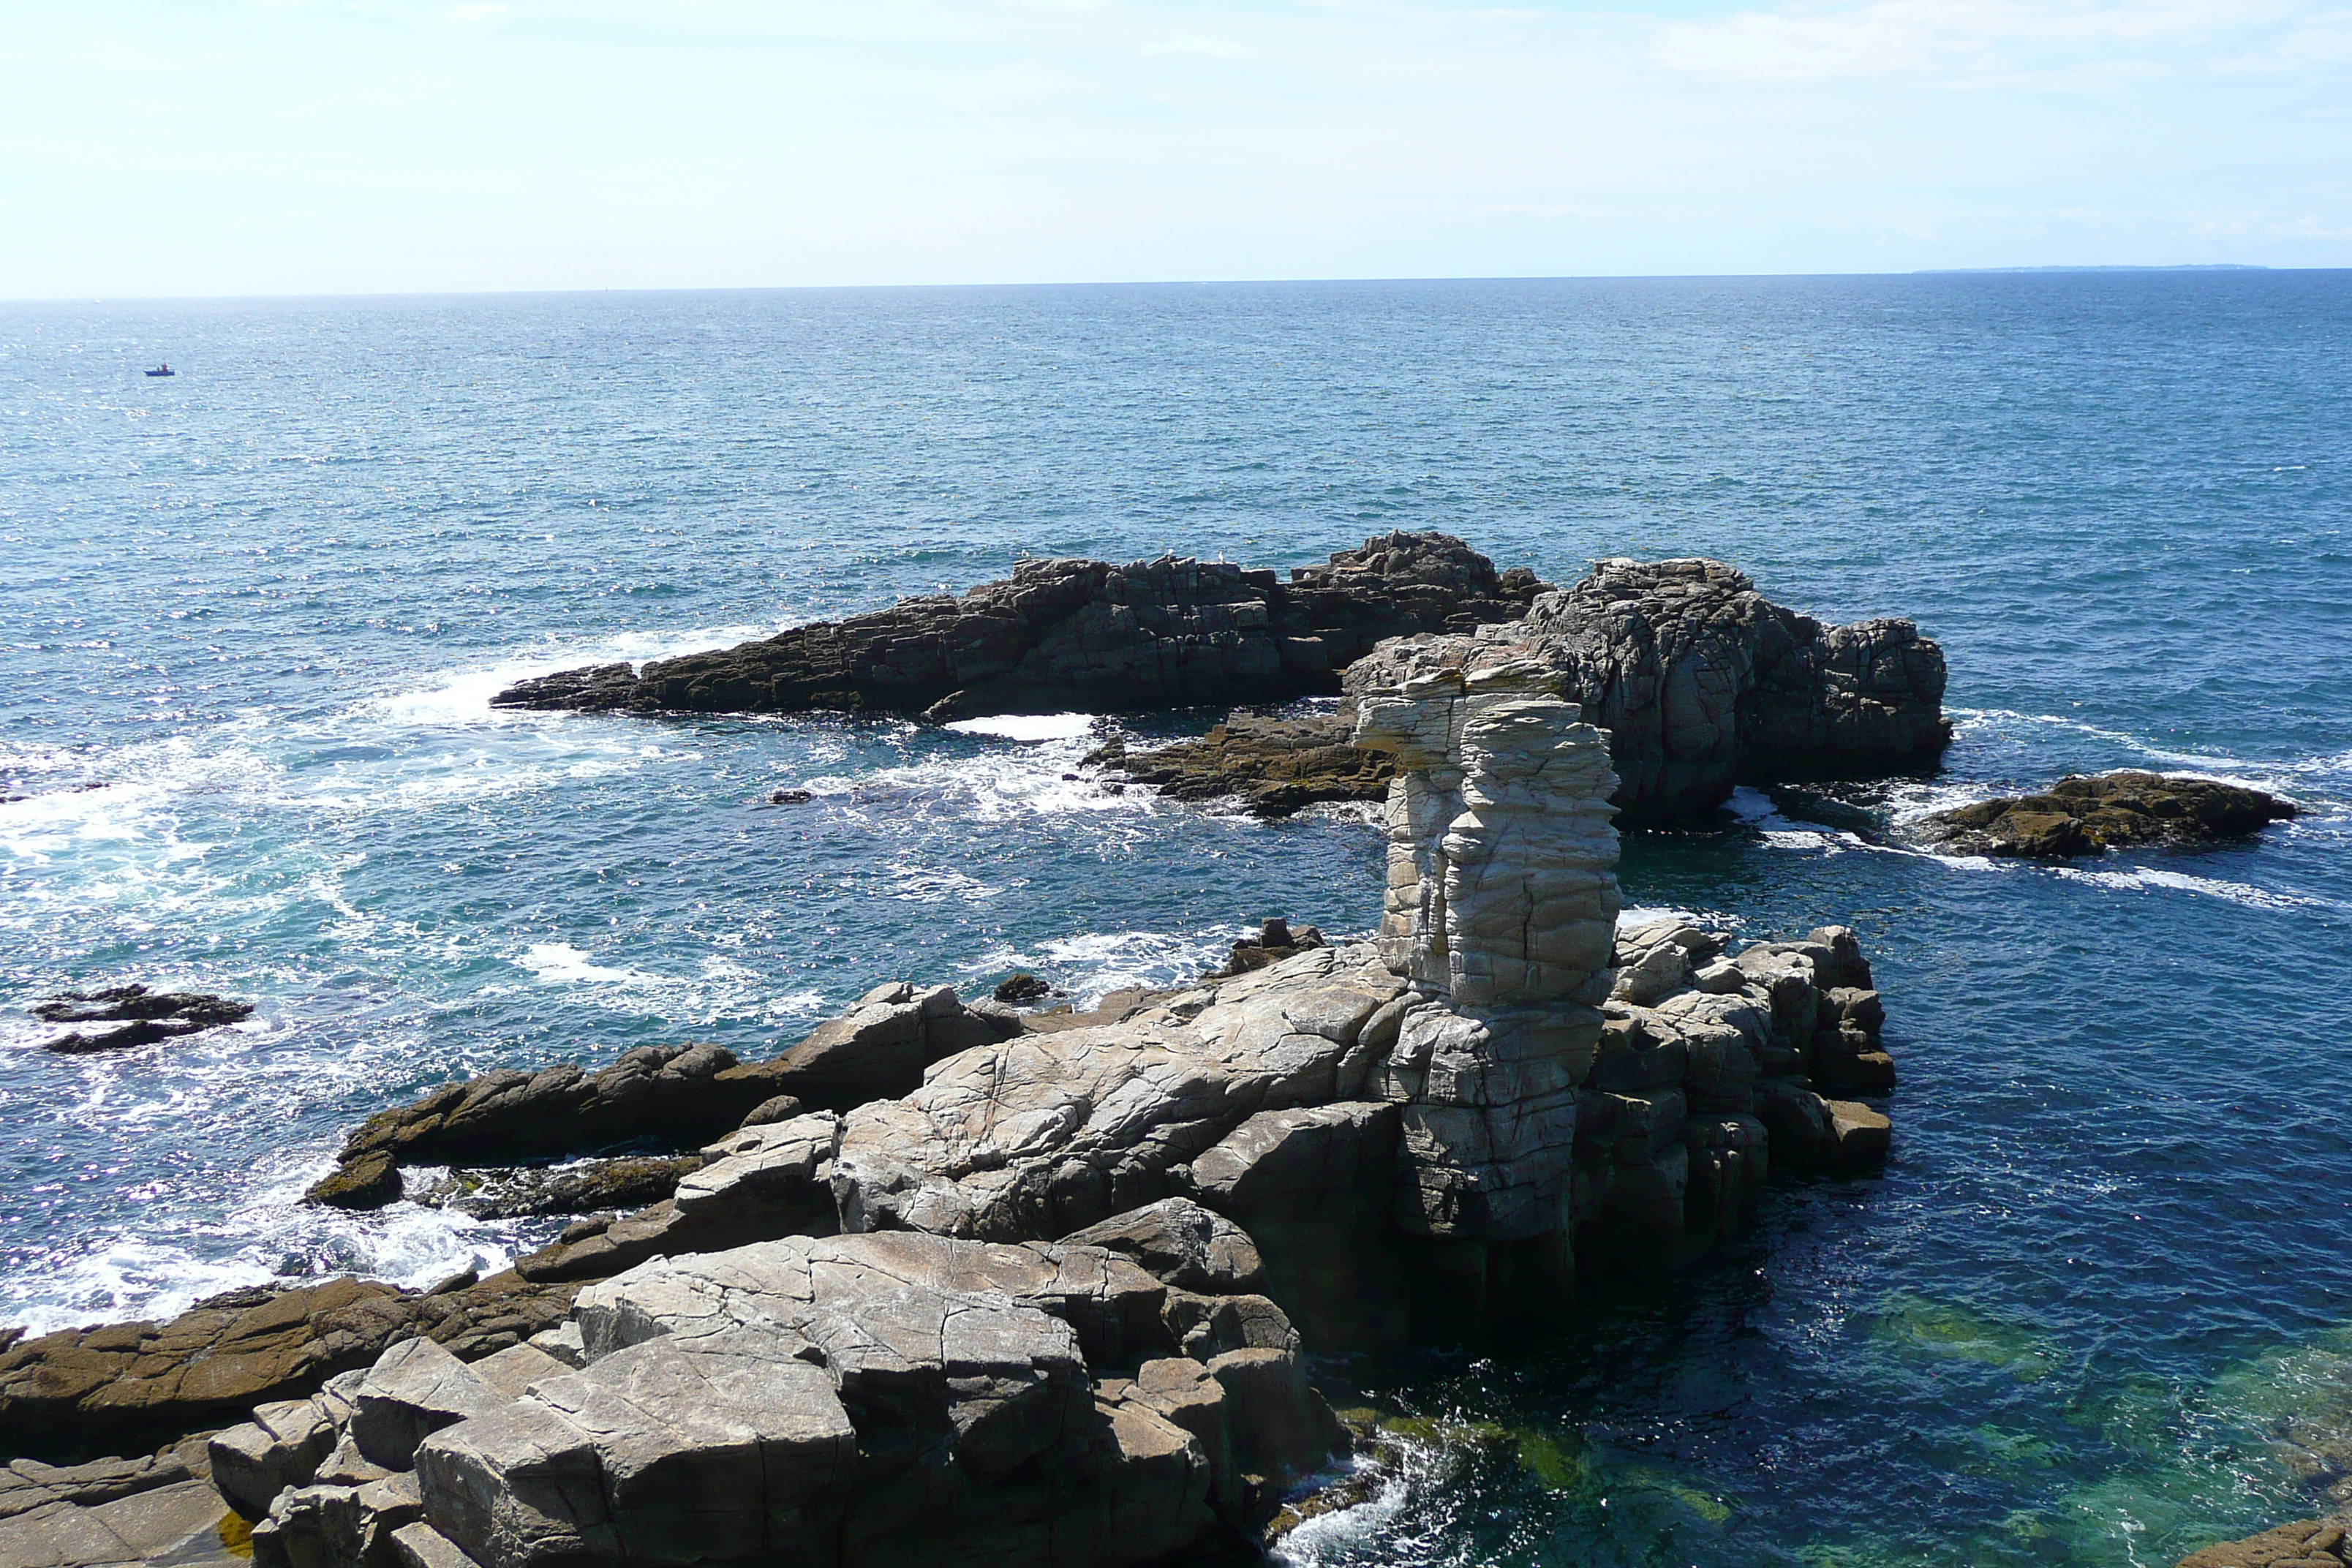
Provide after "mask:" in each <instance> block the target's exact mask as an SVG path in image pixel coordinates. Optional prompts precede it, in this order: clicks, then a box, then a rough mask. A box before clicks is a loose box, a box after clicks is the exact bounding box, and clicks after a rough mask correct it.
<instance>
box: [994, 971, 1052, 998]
mask: <svg viewBox="0 0 2352 1568" xmlns="http://www.w3.org/2000/svg"><path fill="white" fill-rule="evenodd" d="M1052 994H1054V988H1053V987H1052V986H1050V985H1048V984H1045V982H1044V981H1042V980H1040V979H1038V978H1037V977H1036V976H1035V975H1034V974H1032V973H1029V972H1028V971H1026V970H1023V971H1022V972H1021V973H1017V974H1009V975H1007V976H1005V977H1004V978H1003V979H1002V980H1000V981H998V982H997V983H996V991H995V996H996V999H997V1000H998V1001H999V1002H1004V1003H1009V1004H1019V1003H1023V1002H1035V1001H1038V1000H1040V999H1042V998H1044V997H1046V996H1050V995H1052Z"/></svg>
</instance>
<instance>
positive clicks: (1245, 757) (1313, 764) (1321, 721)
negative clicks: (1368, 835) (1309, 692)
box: [1087, 709, 1396, 817]
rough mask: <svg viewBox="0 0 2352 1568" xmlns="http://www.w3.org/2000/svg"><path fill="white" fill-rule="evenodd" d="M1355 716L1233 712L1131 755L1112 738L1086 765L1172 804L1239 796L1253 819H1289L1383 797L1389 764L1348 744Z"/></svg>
mask: <svg viewBox="0 0 2352 1568" xmlns="http://www.w3.org/2000/svg"><path fill="white" fill-rule="evenodd" d="M1354 731H1355V717H1354V715H1353V714H1352V713H1349V712H1346V711H1340V710H1334V711H1331V712H1328V713H1312V714H1307V715H1303V716H1291V717H1282V716H1278V715H1270V714H1262V713H1255V712H1252V711H1250V710H1246V709H1236V710H1234V712H1232V713H1230V714H1228V715H1226V717H1225V721H1224V722H1223V723H1222V724H1219V725H1218V726H1216V728H1214V729H1213V730H1211V731H1209V732H1208V733H1207V734H1206V735H1203V736H1202V738H1201V739H1199V740H1197V741H1181V742H1177V743H1176V744H1174V745H1172V746H1162V747H1160V748H1159V749H1158V750H1156V751H1150V752H1129V751H1128V750H1127V748H1126V745H1125V743H1124V742H1118V741H1113V742H1110V743H1109V744H1108V745H1107V746H1104V747H1102V748H1101V749H1100V750H1098V751H1097V752H1093V753H1091V754H1090V755H1089V756H1088V757H1087V762H1089V763H1097V764H1100V765H1101V766H1104V767H1107V768H1111V769H1114V770H1116V771H1117V772H1118V773H1125V774H1126V775H1127V776H1128V777H1129V778H1130V779H1133V780H1135V781H1136V782H1137V783H1139V784H1150V785H1152V786H1154V787H1155V788H1157V789H1158V790H1159V791H1160V793H1161V794H1162V795H1167V796H1169V797H1170V798H1171V799H1173V800H1187V801H1206V800H1221V799H1223V798H1225V797H1227V796H1234V797H1237V798H1239V799H1240V801H1241V802H1242V805H1243V807H1244V809H1245V810H1246V811H1248V812H1249V814H1250V815H1251V816H1264V817H1276V816H1289V815H1290V814H1291V813H1293V812H1295V811H1297V810H1298V809H1299V808H1300V807H1302V806H1307V805H1315V804H1317V803H1318V802H1323V801H1376V800H1381V799H1384V798H1386V797H1387V795H1388V789H1389V781H1390V780H1391V779H1392V778H1394V777H1395V776H1396V763H1395V761H1394V759H1392V758H1391V757H1390V756H1389V755H1388V754H1387V753H1385V752H1368V751H1364V750H1362V749H1360V748H1359V747H1357V746H1355V745H1353V744H1351V743H1350V742H1349V737H1350V736H1351V735H1352V734H1353V733H1354Z"/></svg>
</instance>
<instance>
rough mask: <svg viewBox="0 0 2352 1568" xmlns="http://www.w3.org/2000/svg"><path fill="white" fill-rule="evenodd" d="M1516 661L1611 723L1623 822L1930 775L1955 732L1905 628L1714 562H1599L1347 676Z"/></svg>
mask: <svg viewBox="0 0 2352 1568" xmlns="http://www.w3.org/2000/svg"><path fill="white" fill-rule="evenodd" d="M1522 660H1533V661H1535V662H1536V663H1538V664H1539V665H1540V666H1542V667H1543V668H1545V669H1546V670H1547V671H1548V672H1549V681H1550V689H1552V690H1553V691H1554V692H1556V693H1557V694H1559V695H1561V696H1563V697H1565V698H1567V699H1568V700H1570V701H1571V702H1573V703H1575V704H1577V705H1578V707H1579V709H1580V714H1581V717H1582V718H1583V719H1584V720H1585V721H1587V722H1590V723H1593V724H1597V725H1600V726H1601V727H1602V728H1603V729H1605V730H1607V731H1609V735H1610V761H1611V765H1612V767H1613V768H1614V770H1615V771H1616V773H1617V775H1618V779H1619V781H1620V782H1619V785H1618V788H1617V793H1616V796H1615V799H1616V803H1617V805H1619V806H1620V807H1621V808H1622V814H1623V815H1622V817H1621V821H1622V822H1623V823H1625V824H1627V825H1629V826H1631V825H1646V824H1650V823H1656V822H1665V821H1672V820H1675V819H1677V818H1680V817H1685V816H1689V815H1691V814H1692V813H1694V812H1700V811H1705V810H1707V809H1710V808H1712V807H1714V806H1715V805H1718V804H1720V803H1721V802H1722V801H1723V800H1724V799H1725V798H1726V797H1727V795H1729V794H1730V793H1731V790H1732V787H1733V785H1734V784H1739V783H1753V782H1758V781H1764V780H1780V779H1801V778H1816V777H1823V776H1831V777H1835V776H1849V775H1852V776H1872V775H1876V774H1883V773H1898V772H1904V771H1907V770H1910V769H1915V768H1919V767H1924V766H1928V765H1932V764H1933V763H1934V762H1935V760H1936V759H1937V757H1938V756H1939V755H1941V753H1942V752H1943V749H1944V747H1945V746H1946V745H1947V744H1948V742H1949V741H1950V739H1951V727H1950V725H1949V723H1948V721H1946V720H1945V718H1944V716H1943V696H1944V679H1945V672H1944V656H1943V652H1942V650H1941V649H1940V648H1938V647H1937V646H1936V645H1935V644H1934V643H1932V642H1930V641H1928V640H1927V639H1926V638H1924V637H1920V636H1919V634H1918V630H1917V628H1916V626H1913V625H1912V623H1910V622H1909V621H1902V620H1872V621H1861V622H1857V623H1855V624H1854V625H1853V626H1822V624H1821V623H1820V622H1818V621H1816V620H1814V619H1812V618H1811V616H1801V615H1798V614H1796V613H1795V612H1793V611H1790V610H1786V609H1782V608H1781V607H1780V606H1779V605H1774V604H1772V603H1771V602H1769V600H1767V599H1766V598H1765V597H1764V596H1763V595H1760V594H1759V593H1757V592H1756V589H1755V585H1754V584H1752V583H1750V582H1749V580H1748V578H1747V577H1746V576H1745V575H1743V574H1740V573H1738V572H1736V571H1734V570H1733V569H1732V568H1730V567H1728V566H1726V565H1724V564H1723V563H1720V562H1716V561H1701V560H1677V561H1658V562H1638V561H1627V560H1610V561H1602V562H1600V563H1596V564H1595V565H1594V567H1593V569H1592V571H1591V574H1590V575H1588V576H1586V577H1585V578H1584V579H1583V580H1582V581H1580V582H1579V583H1577V584H1575V585H1574V586H1572V587H1570V588H1568V589H1565V590H1560V591H1557V592H1552V593H1548V594H1545V595H1541V596H1540V597H1538V599H1537V600H1536V602H1535V603H1534V605H1532V606H1531V607H1530V609H1529V611H1528V615H1527V616H1526V617H1525V619H1524V620H1522V621H1517V622H1513V623H1509V624H1498V625H1492V626H1484V627H1481V628H1480V629H1479V630H1478V631H1477V632H1475V633H1474V634H1469V635H1460V634H1449V635H1445V636H1439V637H1415V638H1406V639H1402V640H1400V641H1397V642H1394V643H1391V644H1389V645H1386V646H1385V647H1381V648H1380V649H1378V650H1377V651H1376V652H1375V653H1374V654H1373V655H1372V656H1370V657H1369V658H1364V659H1361V660H1359V661H1358V662H1357V663H1356V664H1355V665H1353V666H1352V667H1350V668H1349V670H1348V673H1347V676H1346V682H1345V684H1346V689H1347V690H1348V691H1349V694H1350V695H1351V696H1353V695H1360V694H1361V693H1365V692H1370V691H1375V690H1381V689H1395V688H1396V687H1398V686H1400V685H1402V683H1403V682H1404V681H1405V680H1406V679H1410V678H1411V677H1412V676H1414V675H1418V674H1426V673H1431V672H1434V671H1437V670H1442V669H1454V670H1459V671H1469V670H1475V669H1479V668H1485V667H1486V666H1489V665H1495V664H1504V663H1512V662H1517V661H1522Z"/></svg>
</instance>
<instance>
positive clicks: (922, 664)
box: [492, 533, 1542, 720]
mask: <svg viewBox="0 0 2352 1568" xmlns="http://www.w3.org/2000/svg"><path fill="white" fill-rule="evenodd" d="M1541 586H1542V584H1538V583H1536V582H1535V581H1534V578H1533V575H1532V574H1527V573H1518V574H1497V573H1496V570H1495V567H1494V563H1492V562H1490V561H1488V560H1487V559H1486V557H1485V556H1483V555H1480V554H1479V553H1478V552H1475V551H1474V550H1472V549H1471V548H1470V547H1469V546H1468V545H1466V544H1465V543H1463V542H1462V541H1460V540H1458V539H1454V538H1452V537H1450V536H1449V535H1446V534H1443V533H1391V534H1389V535H1386V536H1384V537H1381V538H1376V539H1370V540H1367V541H1365V542H1364V545H1363V547H1362V548H1361V549H1360V550H1349V551H1342V552H1339V553H1338V554H1335V555H1333V556H1332V557H1331V559H1330V562H1329V563H1328V564H1327V565H1320V566H1308V567H1302V568H1299V569H1297V570H1296V571H1294V572H1293V573H1292V574H1291V581H1290V582H1289V583H1287V584H1285V583H1282V582H1279V581H1277V580H1276V576H1275V574H1274V573H1272V572H1269V571H1250V570H1247V569H1245V568H1243V567H1240V566H1235V565H1233V564H1232V563H1226V562H1207V561H1193V560H1187V559H1179V558H1177V557H1174V556H1162V557H1160V559H1159V560H1157V561H1138V562H1134V563H1129V564H1128V565H1125V566H1114V565H1110V564H1108V563H1105V562H1100V561H1069V560H1055V561H1024V562H1022V563H1019V564H1018V565H1016V566H1015V567H1014V568H1013V575H1012V576H1011V577H1010V578H1007V579H1004V580H1002V581H999V582H994V583H984V584H981V585H980V586H979V587H976V588H972V589H971V590H969V591H967V592H966V593H964V594H962V595H957V596H950V595H939V596H936V597H925V598H916V599H905V600H901V601H900V602H899V603H898V604H897V605H892V606H890V607H889V608H887V609H882V610H876V611H873V612H870V613H868V614H866V615H862V616H852V617H850V618H849V619H847V620H845V621H838V622H819V623H816V624H814V625H810V626H795V627H793V628H792V629H790V630H788V631H785V632H782V633H780V634H778V635H777V636H775V637H770V638H767V639H765V640H763V641H760V642H752V643H745V644H742V645H741V646H740V647H733V648H727V649H720V650H716V651H713V652H709V653H698V654H688V655H687V656H685V657H684V658H668V659H659V660H656V661H654V662H652V663H649V664H647V665H646V666H645V667H644V668H641V669H633V668H630V667H629V666H627V665H625V664H615V665H602V666H596V667H593V668H582V669H571V670H563V671H561V672H559V673H557V674H555V675H551V676H545V677H541V678H540V679H533V680H526V681H522V682H520V683H519V684H518V685H515V686H513V687H509V689H506V690H504V691H502V692H500V693H499V695H498V696H497V697H495V698H494V699H492V701H493V703H494V705H496V706H499V707H504V708H536V709H573V710H620V711H626V712H637V713H654V712H677V711H690V712H720V711H725V712H760V713H779V712H800V711H804V710H811V709H843V710H887V711H894V712H902V713H925V714H927V715H929V717H932V718H935V719H941V720H947V719H965V718H971V717H974V716H976V715H979V714H983V713H1020V712H1059V711H1064V710H1080V711H1090V712H1108V711H1132V710H1147V709H1156V708H1167V707H1181V706H1189V705H1192V704H1198V703H1210V702H1222V703H1231V702H1236V701H1256V700H1265V699H1269V698H1271V699H1281V698H1286V697H1297V696H1309V695H1316V694H1330V693H1333V692H1336V691H1337V690H1338V689H1339V686H1338V672H1339V670H1340V669H1341V668H1344V667H1345V666H1346V665H1347V664H1348V663H1349V661H1350V660H1353V659H1355V658H1359V657H1360V656H1361V655H1362V654H1363V653H1365V652H1366V651H1367V650H1369V649H1370V647H1372V646H1373V645H1374V644H1375V643H1377V642H1379V641H1380V640H1381V638H1383V637H1394V636H1398V635H1401V634H1405V633H1412V632H1433V631H1439V630H1443V629H1448V628H1467V627H1471V626H1477V625H1479V624H1481V623H1483V622H1486V621H1492V620H1506V619H1509V618H1512V617H1514V616H1517V615H1518V614H1519V613H1521V611H1522V610H1523V609H1524V608H1525V606H1526V605H1527V604H1528V602H1529V601H1530V599H1532V597H1533V596H1534V595H1535V593H1536V592H1537V591H1538V589H1539V588H1540V587H1541Z"/></svg>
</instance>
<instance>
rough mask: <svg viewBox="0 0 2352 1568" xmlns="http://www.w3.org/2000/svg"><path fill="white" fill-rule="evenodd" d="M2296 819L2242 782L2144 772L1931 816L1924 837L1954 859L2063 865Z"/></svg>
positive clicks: (2064, 784) (2285, 806) (2073, 779)
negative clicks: (2105, 853)
mask: <svg viewBox="0 0 2352 1568" xmlns="http://www.w3.org/2000/svg"><path fill="white" fill-rule="evenodd" d="M2294 815H2295V807H2294V802H2292V801H2286V800H2281V799H2280V798H2279V797H2278V796H2276V795H2266V794H2264V793H2263V791H2261V790H2258V789H2247V788H2245V787H2244V786H2243V785H2241V784H2220V783H2217V782H2215V781H2214V780H2211V779H2200V778H2191V777H2188V776H2186V775H2165V774H2161V773H2102V774H2100V775H2098V776H2097V777H2095V778H2085V777H2083V776H2081V775H2073V776H2069V777H2067V778H2063V779H2060V780H2059V781H2058V782H2057V783H2056V784H2052V785H2051V786H2050V787H2049V789H2047V790H2046V791H2044V792H2043V793H2042V794H2040V795H2016V796H2005V797H2002V798H2000V799H1995V800H1986V801H1979V802H1978V803H1977V804H1976V805H1964V806H1961V807H1959V808H1958V810H1954V811H1942V812H1937V814H1936V815H1935V816H1930V817H1927V818H1926V819H1925V820H1924V821H1923V822H1922V823H1921V825H1920V828H1919V832H1920V835H1921V837H1924V838H1925V839H1926V840H1927V842H1929V843H1931V844H1935V845H1937V846H1939V847H1943V848H1945V849H1947V850H1948V851H1950V852H1951V853H1953V854H1956V855H2000V856H2016V857H2021V858H2027V859H2035V860H2063V859H2068V858H2073V857H2074V856H2077V855H2095V854H2097V853H2098V852H2099V851H2101V850H2103V849H2123V848H2129V847H2133V846H2136V845H2144V844H2158V845H2176V846H2177V845H2191V844H2210V843H2213V842H2216V841H2218V840H2221V839H2224V838H2240V837H2244V836H2246V835H2247V834H2250V833H2255V832H2258V831H2260V830H2261V829H2262V828H2263V827H2265V826H2268V825H2270V824H2271V823H2273V822H2282V821H2285V820H2287V819H2288V818H2290V817H2293V816H2294Z"/></svg>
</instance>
